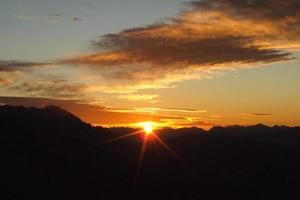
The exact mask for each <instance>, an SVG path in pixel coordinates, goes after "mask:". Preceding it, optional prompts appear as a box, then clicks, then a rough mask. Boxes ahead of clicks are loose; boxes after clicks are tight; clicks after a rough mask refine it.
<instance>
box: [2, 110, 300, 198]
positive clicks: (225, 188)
mask: <svg viewBox="0 0 300 200" xmlns="http://www.w3.org/2000/svg"><path fill="white" fill-rule="evenodd" d="M239 129H240V130H241V131H240V132H241V133H243V132H247V137H241V136H240V135H236V134H237V133H238V132H239V131H238V129H237V128H236V129H234V131H233V130H231V129H226V128H215V129H213V130H212V131H211V132H209V133H207V132H205V131H203V130H201V129H181V130H171V129H169V130H162V131H160V133H158V135H159V136H160V138H161V139H162V140H163V141H165V143H166V144H168V145H169V147H170V148H172V149H173V150H174V151H175V152H176V154H177V155H178V156H179V157H180V158H181V159H182V160H180V159H178V158H177V159H176V158H175V157H174V156H172V154H171V153H170V152H169V151H168V150H166V148H164V147H163V146H162V145H160V144H159V143H158V142H157V141H156V140H154V138H150V139H149V142H148V145H147V148H146V152H145V156H144V162H143V167H142V170H141V173H140V176H139V178H138V181H136V174H137V173H136V172H137V164H138V160H139V159H138V158H139V154H140V149H141V145H142V136H141V135H136V136H132V137H128V138H126V139H123V140H119V141H115V142H113V143H107V144H101V143H103V142H104V141H107V140H109V139H111V138H113V137H117V136H121V135H123V134H126V133H129V132H132V131H134V130H131V129H111V130H108V129H104V128H100V127H98V128H95V127H91V126H90V125H89V124H86V123H84V122H82V121H81V120H80V119H78V118H76V117H75V116H73V115H72V114H70V113H68V112H66V111H64V110H61V109H59V108H57V107H51V106H50V107H45V108H42V109H36V108H24V107H11V106H3V107H0V130H1V135H0V138H1V140H0V141H1V144H0V145H1V165H0V173H1V189H2V191H3V192H1V196H3V198H1V199H25V197H28V198H31V199H32V198H39V199H53V198H60V199H61V198H63V199H213V200H214V199H218V200H219V199H228V200H234V199H243V200H247V199H299V197H300V195H299V191H298V190H299V186H300V184H299V183H300V181H299V180H300V164H299V158H300V157H299V155H300V151H299V144H298V143H297V138H299V136H298V135H300V132H299V129H296V128H294V129H290V128H287V127H285V128H284V129H283V128H282V129H281V132H280V131H278V130H277V129H276V131H275V132H274V129H272V128H268V127H264V128H263V130H260V129H259V128H256V129H255V128H253V127H252V128H251V127H248V128H242V127H239ZM250 129H251V130H250ZM246 130H247V131H246ZM272 130H273V131H272ZM278 132H280V134H285V135H284V136H282V135H280V134H279V133H278ZM251 133H253V135H251ZM266 133H267V134H270V135H272V134H273V135H274V137H276V138H280V137H282V138H289V137H292V138H293V140H292V141H294V142H293V143H289V142H283V143H281V142H278V141H277V140H276V142H274V141H273V140H269V139H266V136H262V135H263V134H266ZM278 134H279V136H278ZM291 134H292V136H291ZM248 135H250V136H248ZM270 135H268V136H267V138H268V137H270ZM245 136H246V135H245ZM261 138H263V139H261ZM271 139H272V137H271Z"/></svg>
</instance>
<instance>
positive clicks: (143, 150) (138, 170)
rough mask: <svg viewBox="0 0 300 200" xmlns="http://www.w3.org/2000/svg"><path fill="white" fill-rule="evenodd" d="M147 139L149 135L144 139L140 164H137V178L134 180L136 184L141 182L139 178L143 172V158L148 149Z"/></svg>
mask: <svg viewBox="0 0 300 200" xmlns="http://www.w3.org/2000/svg"><path fill="white" fill-rule="evenodd" d="M147 141H148V135H145V137H144V139H143V144H142V148H141V152H140V157H139V160H138V165H137V170H136V175H135V180H134V184H135V185H137V184H138V182H139V178H140V174H141V171H142V166H143V160H144V156H145V151H146V146H147Z"/></svg>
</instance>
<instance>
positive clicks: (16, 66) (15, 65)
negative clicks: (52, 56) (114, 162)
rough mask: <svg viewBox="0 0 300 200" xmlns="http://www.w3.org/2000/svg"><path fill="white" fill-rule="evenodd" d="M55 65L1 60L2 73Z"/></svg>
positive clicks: (0, 68) (0, 69)
mask: <svg viewBox="0 0 300 200" xmlns="http://www.w3.org/2000/svg"><path fill="white" fill-rule="evenodd" d="M49 65H53V63H46V62H27V61H18V60H0V72H1V71H20V70H27V69H30V68H32V67H41V66H49Z"/></svg>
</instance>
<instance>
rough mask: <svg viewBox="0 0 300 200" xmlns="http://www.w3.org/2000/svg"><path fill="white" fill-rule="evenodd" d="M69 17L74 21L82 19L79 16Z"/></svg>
mask: <svg viewBox="0 0 300 200" xmlns="http://www.w3.org/2000/svg"><path fill="white" fill-rule="evenodd" d="M70 19H71V20H72V21H74V22H77V21H82V19H81V18H79V17H71V18H70Z"/></svg>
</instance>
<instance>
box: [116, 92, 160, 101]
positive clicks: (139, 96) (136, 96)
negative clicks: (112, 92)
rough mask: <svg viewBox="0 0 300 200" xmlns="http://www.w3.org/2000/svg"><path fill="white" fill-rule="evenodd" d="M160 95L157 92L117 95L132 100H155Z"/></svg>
mask: <svg viewBox="0 0 300 200" xmlns="http://www.w3.org/2000/svg"><path fill="white" fill-rule="evenodd" d="M158 96H159V95H156V94H123V95H119V96H117V98H119V99H127V100H131V101H155V99H157V98H158Z"/></svg>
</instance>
